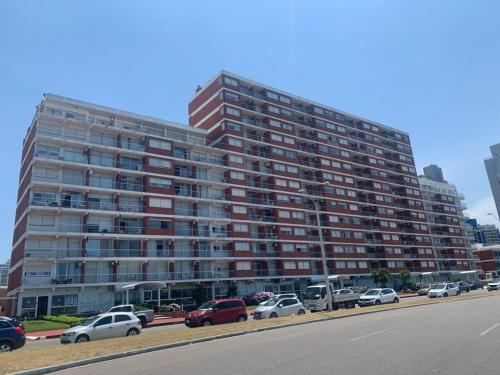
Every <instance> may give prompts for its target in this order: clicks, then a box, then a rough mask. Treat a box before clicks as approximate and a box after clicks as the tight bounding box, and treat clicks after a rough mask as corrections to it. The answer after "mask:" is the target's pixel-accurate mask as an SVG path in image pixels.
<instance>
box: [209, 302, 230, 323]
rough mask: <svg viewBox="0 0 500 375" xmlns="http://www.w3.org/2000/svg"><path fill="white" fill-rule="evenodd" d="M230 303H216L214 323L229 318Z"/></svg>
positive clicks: (224, 321) (222, 321) (223, 321)
mask: <svg viewBox="0 0 500 375" xmlns="http://www.w3.org/2000/svg"><path fill="white" fill-rule="evenodd" d="M228 307H229V306H228V303H227V302H219V303H218V304H217V305H215V311H214V314H213V318H212V321H213V323H214V324H221V323H226V322H227V321H228V320H229V319H228V316H227V315H228V310H229V309H228Z"/></svg>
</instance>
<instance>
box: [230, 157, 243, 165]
mask: <svg viewBox="0 0 500 375" xmlns="http://www.w3.org/2000/svg"><path fill="white" fill-rule="evenodd" d="M229 161H230V162H231V163H237V164H243V158H242V157H241V156H237V155H229Z"/></svg>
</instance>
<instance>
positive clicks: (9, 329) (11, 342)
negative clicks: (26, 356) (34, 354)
mask: <svg viewBox="0 0 500 375" xmlns="http://www.w3.org/2000/svg"><path fill="white" fill-rule="evenodd" d="M25 343H26V335H25V332H24V327H23V325H22V324H21V323H19V322H18V321H17V320H15V319H11V318H7V317H0V353H1V352H10V351H11V350H15V349H19V348H21V347H23V346H24V344H25Z"/></svg>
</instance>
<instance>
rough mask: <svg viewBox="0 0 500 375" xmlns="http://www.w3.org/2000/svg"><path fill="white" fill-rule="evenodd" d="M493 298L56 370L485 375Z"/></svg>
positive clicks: (499, 343)
mask: <svg viewBox="0 0 500 375" xmlns="http://www.w3.org/2000/svg"><path fill="white" fill-rule="evenodd" d="M499 311H500V297H489V298H481V299H475V300H468V301H467V300H464V301H458V302H451V303H443V304H434V305H428V306H421V307H414V308H409V309H401V310H393V311H386V312H381V313H376V314H370V315H365V316H358V317H350V318H346V319H339V320H333V321H327V322H317V323H313V324H307V325H303V326H297V327H290V328H285V329H278V330H273V331H267V332H261V333H255V334H247V335H243V336H239V337H233V338H228V339H223V340H217V341H211V342H207V343H200V344H195V345H191V346H185V347H179V348H175V349H169V350H163V351H158V352H153V353H147V354H141V355H137V356H131V357H127V358H122V359H117V360H114V361H108V362H102V363H98V364H95V365H89V366H85V367H79V368H74V369H70V370H65V371H62V372H59V374H85V375H88V374H106V373H108V374H109V373H120V375H125V374H134V375H136V374H137V373H140V374H141V375H148V374H154V375H157V374H164V373H169V374H175V373H178V374H217V375H225V374H231V375H234V374H266V375H267V374H269V375H293V374H314V375H323V374H325V375H327V374H328V375H331V374H342V375H351V374H352V375H358V374H360V375H361V374H370V375H382V374H383V375H391V374H398V375H399V374H405V375H428V374H449V375H473V374H474V375H490V374H498V373H499V372H500V370H499V369H500V356H499V355H498V353H499V352H500V314H499V313H498V312H499Z"/></svg>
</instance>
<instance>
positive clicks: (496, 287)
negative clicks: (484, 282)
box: [487, 280, 500, 292]
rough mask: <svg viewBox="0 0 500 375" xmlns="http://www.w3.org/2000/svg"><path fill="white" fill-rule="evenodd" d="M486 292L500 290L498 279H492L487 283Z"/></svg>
mask: <svg viewBox="0 0 500 375" xmlns="http://www.w3.org/2000/svg"><path fill="white" fill-rule="evenodd" d="M487 288H488V292H491V291H492V290H500V280H493V281H492V282H491V283H488V286H487Z"/></svg>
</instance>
